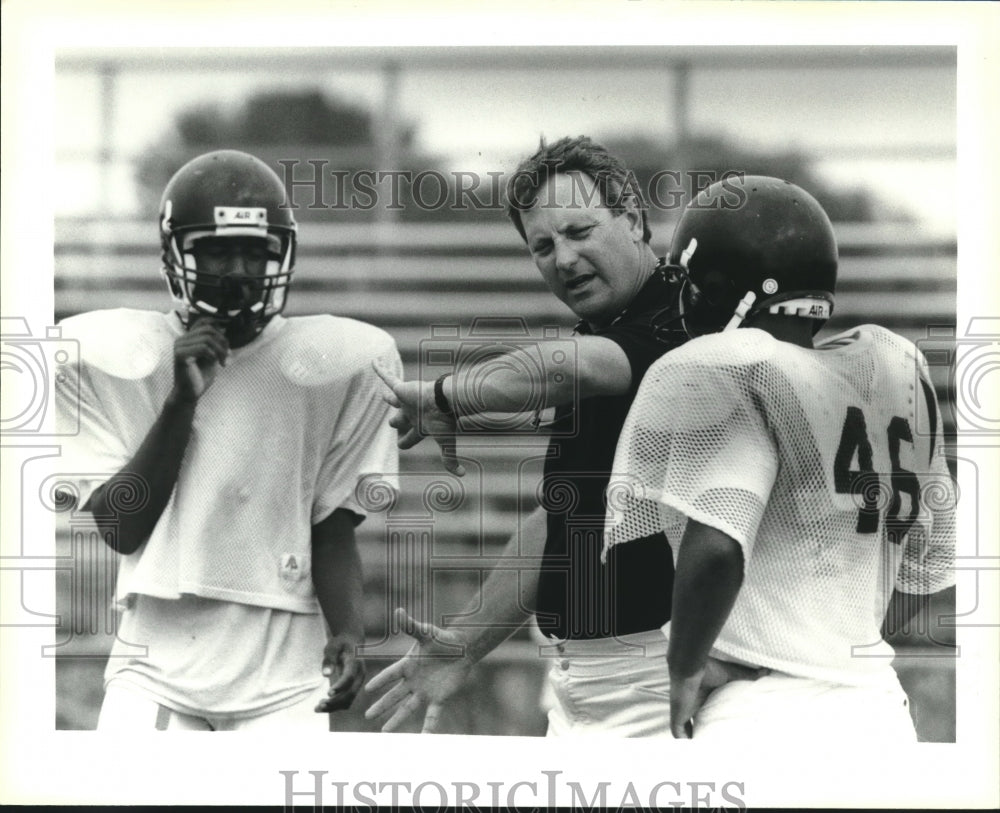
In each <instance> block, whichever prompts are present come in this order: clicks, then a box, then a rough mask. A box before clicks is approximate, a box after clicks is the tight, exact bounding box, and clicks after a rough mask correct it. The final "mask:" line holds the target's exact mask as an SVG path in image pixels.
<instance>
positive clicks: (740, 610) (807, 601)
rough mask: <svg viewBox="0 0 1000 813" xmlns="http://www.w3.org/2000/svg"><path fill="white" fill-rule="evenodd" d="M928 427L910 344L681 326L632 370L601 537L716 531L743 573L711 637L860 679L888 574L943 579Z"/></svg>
mask: <svg viewBox="0 0 1000 813" xmlns="http://www.w3.org/2000/svg"><path fill="white" fill-rule="evenodd" d="M940 424H941V421H940V418H939V413H938V409H937V402H936V398H935V396H934V391H933V388H932V387H931V386H930V380H929V378H928V375H927V370H926V367H925V362H924V360H923V357H922V356H921V355H920V353H919V351H918V350H917V349H916V347H915V346H914V345H913V344H912V343H910V342H908V341H906V340H905V339H902V338H901V337H899V336H896V335H895V334H893V333H891V332H889V331H888V330H885V329H884V328H881V327H877V326H873V325H865V326H862V327H858V328H856V329H854V330H851V331H848V332H845V333H842V334H840V335H838V336H836V337H834V338H832V339H830V340H829V341H827V342H824V343H822V344H820V345H818V346H817V347H816V348H815V349H811V350H807V349H804V348H800V347H797V346H795V345H792V344H789V343H787V342H782V341H778V340H776V339H774V338H772V337H771V336H770V335H769V334H767V333H765V332H763V331H761V330H758V329H753V328H746V329H741V330H734V331H728V332H723V333H719V334H713V335H710V336H705V337H702V338H699V339H696V340H693V341H691V342H689V343H688V344H687V345H685V346H683V347H681V348H679V349H677V350H673V351H671V352H670V353H668V354H666V355H665V356H664V357H663V358H662V359H660V360H659V361H658V362H657V363H656V364H654V365H653V366H652V367H651V368H650V369H649V372H648V373H647V374H646V377H645V378H644V379H643V381H642V384H641V386H640V388H639V392H638V394H637V396H636V399H635V402H634V403H633V406H632V410H631V412H630V413H629V416H628V419H627V420H626V422H625V426H624V428H623V430H622V434H621V436H620V439H619V443H618V451H617V455H616V458H615V465H614V472H615V474H614V475H613V477H612V480H611V484H610V486H609V491H608V504H609V511H608V524H607V531H606V543H607V544H608V545H612V544H615V543H618V542H625V541H628V540H631V539H637V538H641V537H643V536H645V535H648V534H653V533H657V532H659V531H665V532H666V534H667V537H668V538H669V539H670V540H672V541H674V542H675V545H674V552H675V557H676V554H677V550H678V547H679V543H680V541H681V539H682V537H683V533H684V529H685V525H686V523H687V520H688V519H689V518H693V519H695V520H697V521H699V522H701V523H703V524H706V525H709V526H712V527H714V528H716V529H718V530H721V531H723V532H724V533H726V534H728V535H729V536H730V537H732V538H733V539H734V540H736V541H737V542H738V543H739V544H740V546H741V547H742V549H743V557H744V582H743V586H742V588H741V590H740V593H739V596H738V598H737V600H736V604H735V606H734V608H733V611H732V613H731V615H730V617H729V619H728V621H727V622H726V624H725V626H724V628H723V630H722V632H721V634H720V635H719V637H718V639H717V641H716V645H715V648H716V652H717V653H720V654H721V655H723V656H729V657H731V658H736V659H741V660H744V661H748V662H750V663H754V664H760V665H763V666H767V667H770V668H772V669H777V670H781V671H784V672H788V673H790V674H796V675H802V676H806V677H815V678H819V679H823V680H833V681H837V682H847V683H864V682H866V681H867V680H868V679H871V678H874V677H875V676H876V674H877V673H879V672H880V671H882V670H884V669H885V668H886V665H887V664H888V662H889V661H888V658H890V657H891V656H892V650H891V647H889V645H888V644H886V643H884V642H883V641H882V639H881V635H880V629H881V625H882V622H883V619H884V617H885V612H886V609H887V607H888V603H889V599H890V597H891V594H892V590H893V588H894V587H895V588H896V589H899V590H900V591H903V592H909V593H930V592H935V591H937V590H940V589H943V588H944V587H947V586H949V585H950V584H952V583H953V579H954V574H953V561H954V504H955V495H954V487H953V483H952V480H951V477H950V475H949V472H948V469H947V466H946V463H945V460H944V456H943V451H942V441H941V426H940ZM667 630H668V628H665V631H667ZM668 634H669V632H668Z"/></svg>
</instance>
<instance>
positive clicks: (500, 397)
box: [375, 336, 632, 475]
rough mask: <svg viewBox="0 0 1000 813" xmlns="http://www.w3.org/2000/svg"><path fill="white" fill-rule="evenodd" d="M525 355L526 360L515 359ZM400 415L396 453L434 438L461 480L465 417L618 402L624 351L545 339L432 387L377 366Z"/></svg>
mask: <svg viewBox="0 0 1000 813" xmlns="http://www.w3.org/2000/svg"><path fill="white" fill-rule="evenodd" d="M521 354H523V358H518V356H519V355H521ZM375 371H376V372H377V373H378V374H379V376H380V377H381V378H382V380H383V381H384V382H385V384H386V386H387V387H388V388H389V389H390V390H391V391H392V395H391V396H387V399H386V400H388V402H389V403H390V404H391V405H392V406H394V407H396V408H397V409H398V410H399V413H398V414H397V415H395V416H394V417H393V418H392V420H391V421H390V423H391V424H392V425H393V426H394V427H395V428H396V429H397V430H398V431H399V448H400V449H410V448H412V447H413V446H416V445H417V444H418V443H420V441H421V440H423V439H424V438H425V437H428V436H433V437H434V438H436V439H437V441H438V444H439V445H440V446H441V459H442V462H443V463H444V466H445V468H446V469H448V471H450V472H452V473H454V474H458V475H462V474H464V469H463V468H462V466H461V464H459V463H458V460H457V458H456V451H455V435H456V433H457V432H458V431H459V430H460V423H459V421H460V419H461V418H462V417H467V416H472V415H478V414H482V413H490V412H495V413H504V412H507V413H518V412H523V411H524V410H525V405H526V404H534V405H538V406H542V407H553V406H555V407H558V406H565V405H567V404H573V403H575V402H577V401H579V400H580V399H583V398H590V397H592V396H595V395H622V394H624V393H626V392H628V389H629V387H630V386H631V385H632V366H631V364H630V363H629V360H628V357H627V356H626V355H625V351H624V350H623V349H622V347H621V345H620V344H618V343H617V342H615V341H612V340H611V339H607V338H604V337H601V336H574V337H572V338H567V339H546V340H542V341H539V342H536V343H535V344H533V345H530V346H526V347H525V348H523V349H522V348H518V349H517V350H516V351H514V352H511V353H508V354H507V355H505V356H495V357H493V358H490V359H489V360H487V361H482V362H476V363H473V364H468V365H463V366H460V367H459V368H457V369H456V370H454V371H453V372H452V373H450V374H448V375H446V376H442V378H440V379H438V380H437V381H421V380H419V379H415V380H412V381H403V380H402V379H400V378H398V377H396V376H395V375H393V374H392V373H391V372H390V371H388V370H385V369H383V368H381V367H379V366H377V365H376V366H375Z"/></svg>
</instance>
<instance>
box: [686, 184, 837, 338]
mask: <svg viewBox="0 0 1000 813" xmlns="http://www.w3.org/2000/svg"><path fill="white" fill-rule="evenodd" d="M669 262H670V264H671V265H672V266H677V267H679V269H680V273H681V275H682V276H683V277H684V284H683V287H682V289H681V297H680V298H681V308H682V313H683V320H684V327H685V329H686V330H687V332H688V334H689V335H691V336H699V335H701V334H703V333H714V332H716V331H719V330H722V329H729V328H732V327H738V326H739V325H740V324H741V323H742V322H743V321H744V320H746V319H748V318H750V317H752V316H754V315H755V314H757V313H760V312H762V311H767V312H770V313H785V314H788V315H791V316H803V317H807V318H810V319H814V320H816V323H815V326H814V330H813V333H815V332H816V331H818V330H819V328H820V327H821V326H822V324H823V322H824V321H826V320H827V319H829V318H830V315H831V314H832V313H833V302H834V296H833V295H834V289H835V288H836V283H837V241H836V239H835V237H834V235H833V226H832V225H831V224H830V219H829V218H828V217H827V215H826V212H824V211H823V208H822V207H821V206H820V205H819V203H817V202H816V199H815V198H813V197H812V196H811V195H810V194H808V193H807V192H806V191H805V190H803V189H800V188H799V187H798V186H796V185H795V184H792V183H789V182H788V181H783V180H780V179H778V178H768V177H765V176H759V175H748V176H743V177H741V176H736V175H734V176H732V177H727V178H725V179H723V180H721V181H719V182H717V183H714V184H712V185H711V186H709V187H707V188H706V189H704V190H703V191H702V192H701V193H699V194H698V195H697V196H696V197H695V199H694V200H693V201H692V202H691V203H690V204H689V205H688V207H687V209H685V211H684V214H683V215H681V219H680V221H679V222H678V223H677V227H676V228H675V230H674V236H673V240H672V241H671V244H670V255H669Z"/></svg>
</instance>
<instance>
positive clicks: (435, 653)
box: [365, 608, 472, 734]
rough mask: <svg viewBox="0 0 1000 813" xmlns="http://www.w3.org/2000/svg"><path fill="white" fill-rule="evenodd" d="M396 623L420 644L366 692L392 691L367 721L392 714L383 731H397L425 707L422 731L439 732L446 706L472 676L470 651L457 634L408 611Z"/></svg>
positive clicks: (372, 709)
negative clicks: (469, 676) (443, 710)
mask: <svg viewBox="0 0 1000 813" xmlns="http://www.w3.org/2000/svg"><path fill="white" fill-rule="evenodd" d="M396 622H397V623H398V624H399V626H400V628H401V629H402V630H403V632H405V633H406V634H407V635H409V636H410V637H412V638H415V639H416V643H415V644H414V645H413V646H412V647H411V648H410V651H409V652H407V653H406V655H404V656H403V657H402V658H400V660H398V661H396V662H395V663H394V664H392V665H391V666H387V667H386V668H385V669H383V670H382V671H381V672H379V673H378V674H377V675H375V677H373V678H372V679H371V680H370V681H368V685H367V686H366V687H365V688H366V689H367V690H368V691H370V692H377V691H379V690H381V689H385V688H387V687H388V689H389V690H388V691H387V692H386V693H385V694H384V695H382V697H380V698H379V699H378V700H377V701H376V702H374V703H372V705H371V706H370V707H369V708H368V711H366V712H365V717H366V718H367V719H369V720H372V719H374V718H376V717H384V716H386V715H391V716H390V717H389V719H388V720H387V721H386V722H385V724H384V725H383V726H382V730H383V731H387V732H388V731H395V730H396V729H398V728H399V727H400V726H401V725H402V724H403V723H404V722H405V721H406V719H407V718H408V717H409V716H410V715H411V714H413V713H414V712H415V711H417V709H419V708H420V707H421V706H423V705H424V704H427V713H426V714H425V715H424V725H423V732H424V733H425V734H427V733H431V732H434V731H436V730H437V728H438V725H439V723H440V718H441V707H442V704H443V703H444V701H445V700H447V699H448V698H449V697H451V696H452V695H453V694H454V693H455V692H457V691H458V689H459V688H460V687H461V685H462V684H463V683H464V682H465V679H466V678H467V677H468V675H469V671H470V670H471V669H472V662H471V661H470V660H469V659H468V658H467V657H466V647H465V645H464V642H463V641H462V639H461V637H460V636H459V635H458V634H457V633H456V632H454V631H453V630H448V629H442V628H441V627H435V626H434V625H433V624H427V623H424V622H421V621H417V620H416V619H414V618H413V617H412V616H410V615H409V614H408V613H407V612H406V610H403V609H401V608H399V609H397V610H396Z"/></svg>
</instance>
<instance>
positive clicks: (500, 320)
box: [419, 317, 578, 436]
mask: <svg viewBox="0 0 1000 813" xmlns="http://www.w3.org/2000/svg"><path fill="white" fill-rule="evenodd" d="M419 365H420V373H419V377H420V379H421V380H423V381H433V380H435V379H436V378H438V377H439V376H440V375H442V374H443V373H454V372H455V371H459V372H460V375H459V376H458V377H457V386H458V390H457V391H456V398H457V401H458V403H459V404H460V405H461V408H460V410H459V415H460V418H461V419H462V420H461V428H462V432H463V433H466V434H468V433H474V434H479V435H487V436H489V435H523V434H532V433H535V432H537V431H538V430H539V429H540V428H541V427H542V426H543V425H544V427H545V430H546V432H547V433H549V434H553V435H574V434H575V433H576V410H566V412H565V418H564V419H562V420H560V421H558V422H553V421H552V417H553V410H552V408H546V401H547V397H546V396H547V391H548V388H549V387H550V386H560V385H563V384H565V383H566V382H569V385H570V386H572V387H573V388H574V391H575V388H576V386H577V384H576V382H577V380H578V379H577V375H576V373H577V354H576V344H575V342H574V341H573V340H572V339H568V338H560V335H559V328H558V327H543V328H542V330H541V336H533V335H532V333H531V330H530V329H529V328H528V325H527V323H526V322H525V320H524V319H522V318H521V317H509V318H508V317H480V318H478V319H474V320H473V322H472V325H471V327H470V329H469V331H468V333H466V334H465V335H463V334H462V331H461V329H460V328H459V326H458V325H433V326H432V327H431V338H429V339H422V340H421V341H420V343H419ZM512 376H513V378H514V379H515V380H516V381H517V382H518V385H520V386H523V385H527V389H526V391H525V392H524V393H523V395H522V396H520V403H517V404H515V405H514V408H513V409H506V410H505V411H503V412H497V411H491V410H490V409H488V406H489V401H488V398H489V395H488V394H489V393H490V392H491V391H494V390H495V389H497V388H504V387H505V382H510V381H511V377H512ZM576 396H577V393H576V392H574V396H573V401H572V402H573V403H574V404H575V403H576V401H577V397H576Z"/></svg>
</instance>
